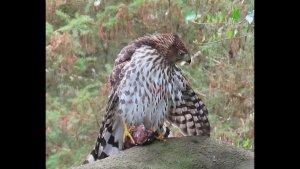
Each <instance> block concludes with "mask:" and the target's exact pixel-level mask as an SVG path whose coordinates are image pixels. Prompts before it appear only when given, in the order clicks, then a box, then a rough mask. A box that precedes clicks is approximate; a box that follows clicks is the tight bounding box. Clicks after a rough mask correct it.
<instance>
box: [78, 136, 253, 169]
mask: <svg viewBox="0 0 300 169" xmlns="http://www.w3.org/2000/svg"><path fill="white" fill-rule="evenodd" d="M99 168H101V169H106V168H113V169H119V168H120V169H121V168H126V169H127V168H128V169H134V168H138V169H150V168H151V169H163V168H172V169H194V168H195V169H253V168H254V154H253V152H249V151H245V150H242V149H238V148H235V147H233V146H231V145H229V144H226V143H224V142H221V141H219V140H215V139H213V138H207V137H197V136H190V137H180V138H168V139H167V141H166V142H159V141H155V142H154V143H152V144H150V145H146V146H135V147H133V148H130V149H127V150H125V151H122V152H121V153H120V154H117V155H114V156H110V157H108V158H105V159H102V160H99V161H96V162H94V163H91V164H86V165H83V166H79V167H76V168H73V169H99Z"/></svg>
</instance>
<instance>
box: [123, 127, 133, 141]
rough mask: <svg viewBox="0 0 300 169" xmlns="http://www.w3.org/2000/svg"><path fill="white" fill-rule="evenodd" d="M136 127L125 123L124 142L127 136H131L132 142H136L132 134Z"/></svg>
mask: <svg viewBox="0 0 300 169" xmlns="http://www.w3.org/2000/svg"><path fill="white" fill-rule="evenodd" d="M133 128H134V126H132V127H127V125H126V124H125V123H124V135H123V142H125V140H126V138H127V137H129V138H130V140H131V143H132V144H135V141H134V139H133V138H132V136H131V130H132V129H133Z"/></svg>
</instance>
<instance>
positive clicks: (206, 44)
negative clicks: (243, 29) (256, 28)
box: [199, 35, 248, 45]
mask: <svg viewBox="0 0 300 169" xmlns="http://www.w3.org/2000/svg"><path fill="white" fill-rule="evenodd" d="M246 36H248V35H244V36H239V37H234V38H225V39H221V40H217V41H213V42H207V43H199V45H208V44H212V43H218V42H222V41H225V40H230V39H239V38H244V37H246Z"/></svg>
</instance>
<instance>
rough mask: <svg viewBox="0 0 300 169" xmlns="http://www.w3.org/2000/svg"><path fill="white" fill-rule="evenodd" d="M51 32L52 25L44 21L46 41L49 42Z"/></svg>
mask: <svg viewBox="0 0 300 169" xmlns="http://www.w3.org/2000/svg"><path fill="white" fill-rule="evenodd" d="M52 33H53V26H52V25H51V24H50V23H48V22H46V43H49V41H50V37H51V34H52Z"/></svg>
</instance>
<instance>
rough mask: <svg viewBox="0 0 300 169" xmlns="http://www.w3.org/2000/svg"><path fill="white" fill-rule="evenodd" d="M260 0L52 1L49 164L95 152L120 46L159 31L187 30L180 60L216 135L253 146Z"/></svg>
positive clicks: (74, 162)
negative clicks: (185, 52)
mask: <svg viewBox="0 0 300 169" xmlns="http://www.w3.org/2000/svg"><path fill="white" fill-rule="evenodd" d="M253 19H254V0H188V1H185V0H148V1H147V0H118V1H117V0H96V1H95V0H46V167H47V168H49V169H55V168H68V167H71V166H78V165H80V164H81V163H82V161H83V160H84V159H85V157H86V156H87V155H88V154H89V153H90V151H91V150H92V148H93V146H94V143H95V139H96V137H97V135H98V130H99V124H100V122H101V119H102V115H103V113H104V110H105V107H106V102H107V95H108V91H107V86H106V83H107V80H108V76H109V75H110V73H111V71H112V65H113V62H114V59H115V58H116V55H117V54H118V52H119V51H120V50H121V49H122V48H123V47H124V46H126V44H127V43H128V42H130V41H132V40H133V39H135V38H137V37H140V36H143V35H145V34H152V33H156V32H158V33H166V32H174V33H177V34H179V35H180V37H181V38H182V40H183V41H184V43H185V44H186V47H187V48H188V49H189V50H190V52H191V54H192V55H194V56H193V58H192V64H191V65H180V66H181V67H182V69H184V72H185V74H186V75H187V77H188V79H189V80H190V82H191V83H192V86H193V88H194V90H195V91H196V92H197V93H199V94H200V95H201V97H202V99H203V100H204V102H205V103H206V105H207V107H208V110H209V120H210V122H211V126H212V133H211V135H212V137H214V138H216V139H221V140H223V141H226V142H228V143H230V144H232V145H235V146H237V147H242V148H245V149H248V150H250V151H254V147H253V146H254V20H253Z"/></svg>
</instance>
